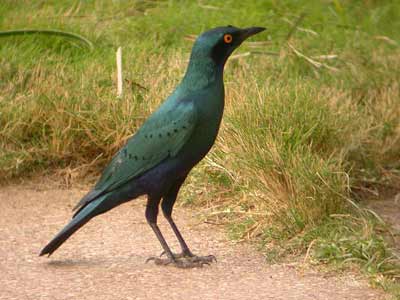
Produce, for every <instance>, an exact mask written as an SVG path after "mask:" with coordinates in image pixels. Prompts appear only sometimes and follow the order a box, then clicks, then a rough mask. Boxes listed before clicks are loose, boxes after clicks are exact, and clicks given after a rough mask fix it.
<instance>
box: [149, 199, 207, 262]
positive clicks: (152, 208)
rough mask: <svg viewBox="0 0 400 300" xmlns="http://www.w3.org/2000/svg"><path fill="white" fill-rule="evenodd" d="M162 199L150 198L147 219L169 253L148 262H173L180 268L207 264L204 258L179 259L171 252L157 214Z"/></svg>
mask: <svg viewBox="0 0 400 300" xmlns="http://www.w3.org/2000/svg"><path fill="white" fill-rule="evenodd" d="M159 202H160V200H158V201H152V199H149V201H148V203H147V207H146V220H147V222H148V223H149V225H150V226H151V228H152V229H153V231H154V233H155V234H156V236H157V239H158V240H159V242H160V244H161V246H162V247H163V249H164V252H165V253H166V255H167V258H160V257H150V258H148V259H147V260H146V262H149V261H151V260H152V261H154V262H155V264H156V265H169V264H173V265H175V266H176V267H178V268H196V267H202V266H203V265H204V264H207V263H208V262H205V261H202V260H192V261H184V260H179V259H177V258H176V257H175V255H174V254H173V253H172V252H171V249H170V248H169V246H168V244H167V242H166V241H165V239H164V237H163V235H162V233H161V231H160V229H159V228H158V226H157V215H158V204H159Z"/></svg>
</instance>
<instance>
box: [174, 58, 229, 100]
mask: <svg viewBox="0 0 400 300" xmlns="http://www.w3.org/2000/svg"><path fill="white" fill-rule="evenodd" d="M223 70H224V67H223V66H218V65H216V64H215V63H214V62H213V61H212V60H211V59H207V58H203V59H200V58H198V59H191V60H190V63H189V66H188V68H187V71H186V74H185V76H184V78H183V80H182V83H181V86H182V87H184V88H185V89H187V90H188V91H190V92H193V91H200V90H203V89H205V88H207V87H209V86H211V85H214V84H223Z"/></svg>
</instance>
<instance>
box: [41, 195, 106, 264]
mask: <svg viewBox="0 0 400 300" xmlns="http://www.w3.org/2000/svg"><path fill="white" fill-rule="evenodd" d="M105 198H106V195H104V196H101V197H99V198H98V199H96V200H94V201H92V202H90V203H88V204H87V205H86V206H85V207H83V208H82V209H81V210H80V211H79V212H78V213H77V214H76V215H75V216H74V217H73V219H72V220H71V222H69V223H68V224H67V225H66V226H65V227H64V228H63V229H62V230H61V231H60V232H59V233H58V234H57V235H56V236H55V237H54V238H53V239H52V240H51V241H50V242H49V243H48V244H47V245H46V246H45V247H44V248H43V249H42V251H40V254H39V256H42V255H45V254H48V255H49V256H50V255H51V254H52V253H53V252H54V251H56V250H57V249H58V247H60V246H61V245H62V244H63V243H64V242H65V241H66V240H67V239H68V238H69V237H70V236H71V235H72V234H73V233H74V232H75V231H77V230H78V229H79V228H81V227H82V226H83V225H85V224H86V223H87V222H89V220H90V219H91V218H93V217H95V216H97V215H98V214H101V213H102V212H104V210H103V209H102V206H103V205H102V204H103V202H104V200H105Z"/></svg>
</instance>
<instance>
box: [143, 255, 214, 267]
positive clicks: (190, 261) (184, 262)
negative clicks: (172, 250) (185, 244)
mask: <svg viewBox="0 0 400 300" xmlns="http://www.w3.org/2000/svg"><path fill="white" fill-rule="evenodd" d="M149 261H154V263H155V264H156V265H160V266H167V265H174V266H175V267H177V268H181V269H190V268H201V267H203V266H204V265H210V264H211V263H212V262H213V261H215V262H216V261H217V259H216V258H215V256H214V255H208V256H195V255H192V256H187V254H178V255H177V256H174V259H171V258H169V257H167V258H160V257H156V256H153V257H150V258H148V259H147V260H146V263H147V262H149Z"/></svg>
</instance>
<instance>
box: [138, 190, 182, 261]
mask: <svg viewBox="0 0 400 300" xmlns="http://www.w3.org/2000/svg"><path fill="white" fill-rule="evenodd" d="M160 200H161V198H158V199H154V198H150V197H149V199H148V202H147V206H146V213H145V214H146V220H147V223H149V225H150V227H151V229H153V231H154V233H155V235H156V237H157V239H158V241H159V242H160V244H161V246H162V248H163V249H164V253H166V254H167V256H168V258H167V259H160V258H158V257H149V258H148V259H147V260H146V262H148V261H150V260H154V262H155V263H156V264H160V265H161V264H163V265H167V264H170V263H174V262H176V259H175V257H174V255H173V254H172V252H171V249H170V248H169V246H168V244H167V242H166V241H165V239H164V237H163V235H162V233H161V231H160V228H158V225H157V216H158V204H159V203H160Z"/></svg>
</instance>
